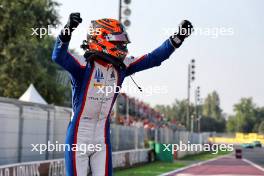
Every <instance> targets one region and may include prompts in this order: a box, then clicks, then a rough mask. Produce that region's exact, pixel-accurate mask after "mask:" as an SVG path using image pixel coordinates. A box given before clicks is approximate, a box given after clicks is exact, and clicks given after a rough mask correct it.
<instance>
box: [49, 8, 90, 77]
mask: <svg viewBox="0 0 264 176" xmlns="http://www.w3.org/2000/svg"><path fill="white" fill-rule="evenodd" d="M81 21H82V20H81V18H80V14H79V13H72V14H71V15H70V17H69V20H68V23H67V24H66V25H65V27H64V29H63V30H62V31H61V33H60V35H59V36H58V37H57V39H56V42H55V46H54V50H53V53H52V60H53V61H55V62H56V63H57V64H59V65H60V66H62V67H63V68H64V69H65V70H67V71H68V72H69V73H70V74H71V75H72V76H74V77H76V78H77V77H78V76H79V75H81V72H83V70H84V68H85V64H84V63H81V61H79V60H78V58H76V57H74V56H73V55H72V54H70V52H69V51H68V46H69V42H70V39H71V33H72V32H73V30H74V29H75V28H76V27H77V26H78V25H79V23H80V22H81Z"/></svg>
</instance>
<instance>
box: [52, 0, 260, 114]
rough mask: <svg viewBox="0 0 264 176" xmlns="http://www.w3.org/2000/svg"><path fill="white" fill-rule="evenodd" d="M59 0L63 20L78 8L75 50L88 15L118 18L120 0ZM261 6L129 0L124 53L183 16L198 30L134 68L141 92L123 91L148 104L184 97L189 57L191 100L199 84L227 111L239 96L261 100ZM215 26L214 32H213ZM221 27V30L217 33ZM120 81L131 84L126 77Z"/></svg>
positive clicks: (156, 39) (138, 51) (146, 45)
mask: <svg viewBox="0 0 264 176" xmlns="http://www.w3.org/2000/svg"><path fill="white" fill-rule="evenodd" d="M58 2H60V3H61V6H60V7H58V12H59V15H60V17H61V23H62V24H63V25H64V24H65V23H66V22H67V18H68V16H69V14H70V13H71V12H80V13H81V17H82V18H83V22H82V23H81V24H80V26H79V27H78V29H76V31H75V32H74V34H73V37H72V40H71V43H70V48H72V49H75V50H76V51H77V52H79V54H83V51H82V50H81V49H80V47H79V46H80V44H81V43H82V41H83V40H85V37H86V29H87V28H88V26H89V23H90V21H91V20H95V19H100V18H118V2H119V0H96V1H92V0H75V1H71V0H58ZM263 7H264V1H263V0H232V1H230V0H184V1H179V0H144V1H142V0H132V3H131V4H130V5H129V8H130V9H131V11H132V14H131V16H130V17H129V19H130V21H131V26H130V27H129V28H128V33H129V36H130V40H131V41H132V43H131V44H130V45H129V52H130V53H129V55H133V56H141V55H143V54H145V53H148V52H151V51H152V50H153V49H155V48H156V47H158V46H159V45H160V44H161V43H162V42H163V41H164V40H166V39H167V38H168V36H169V33H170V32H171V33H173V31H174V29H175V30H176V29H177V26H178V24H179V23H180V22H181V20H184V19H188V20H189V21H191V22H192V23H193V25H194V27H195V28H197V29H198V31H201V32H198V33H197V34H196V35H192V36H190V37H189V38H188V39H186V41H185V42H184V44H183V45H182V46H181V47H180V48H179V49H177V50H176V51H175V52H174V53H173V54H172V55H171V57H170V58H169V59H168V60H166V61H165V62H163V63H162V65H161V66H160V67H156V68H153V69H149V70H146V71H143V72H139V73H136V74H135V75H134V76H133V77H134V79H135V80H136V82H137V83H138V84H139V85H140V86H141V87H142V88H143V92H142V93H141V92H139V91H137V90H135V91H129V93H128V94H129V95H131V96H134V97H137V98H138V99H139V100H143V101H145V102H147V103H149V104H150V105H152V106H154V105H156V104H166V105H167V104H171V103H173V102H174V100H175V99H184V98H186V97H187V67H188V63H189V62H190V60H191V59H193V58H194V59H195V60H196V80H195V81H194V82H193V83H192V85H191V86H192V89H191V100H192V101H193V100H194V89H195V88H196V87H197V86H200V87H201V98H202V99H204V98H205V97H206V95H207V94H208V93H210V92H212V91H214V90H215V91H217V92H218V93H219V95H220V100H221V107H222V109H223V111H224V112H225V113H228V114H231V113H233V104H235V103H237V102H238V101H239V100H240V98H241V97H252V98H253V100H254V102H255V103H256V104H257V105H258V106H264V82H263V78H262V77H263V75H264V58H263V51H264V45H263V43H264V33H263V27H264V20H263V16H264V12H263ZM61 28H62V25H61V26H58V27H57V29H56V30H54V33H53V34H54V35H57V34H58V31H59V30H60V29H61ZM208 30H209V32H210V33H209V34H211V35H208ZM216 30H218V33H217V34H218V36H217V37H216V36H215V35H213V34H215V33H213V32H214V31H216ZM220 30H221V31H222V30H225V31H224V32H222V33H220V32H219V31H220ZM196 32H197V31H196ZM123 85H124V87H129V88H135V86H134V85H133V82H132V81H131V80H130V78H127V79H126V80H125V82H124V84H123ZM158 89H160V90H158ZM151 90H152V91H151Z"/></svg>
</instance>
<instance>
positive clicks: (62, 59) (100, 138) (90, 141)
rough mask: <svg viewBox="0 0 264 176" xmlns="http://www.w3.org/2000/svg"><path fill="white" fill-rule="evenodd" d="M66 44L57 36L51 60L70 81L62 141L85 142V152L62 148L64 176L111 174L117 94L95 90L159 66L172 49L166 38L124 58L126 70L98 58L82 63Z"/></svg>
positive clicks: (118, 83) (108, 175)
mask: <svg viewBox="0 0 264 176" xmlns="http://www.w3.org/2000/svg"><path fill="white" fill-rule="evenodd" d="M68 46H69V43H63V42H62V41H61V40H60V38H59V37H58V38H57V40H56V43H55V47H54V50H53V53H52V60H53V61H55V62H56V63H57V64H59V65H60V66H62V67H63V68H64V69H65V70H67V71H68V72H69V73H70V76H71V84H72V109H73V115H72V118H71V121H70V123H69V126H68V130H67V134H66V144H69V146H78V147H77V148H81V147H80V146H81V145H83V144H85V145H86V146H90V147H87V148H89V150H88V151H87V152H85V153H84V152H83V151H80V150H76V149H75V150H73V148H71V149H68V150H66V151H65V164H66V175H67V176H86V175H87V173H90V172H92V174H93V175H95V176H104V175H107V176H111V175H112V154H111V143H110V117H109V114H110V112H111V110H112V107H113V104H114V102H115V99H116V96H117V94H118V93H116V92H114V91H113V92H112V93H110V94H109V93H108V94H105V93H103V92H102V91H100V92H99V91H98V90H99V89H100V88H101V87H102V86H103V87H104V86H121V84H122V82H123V80H124V79H125V77H127V76H129V75H131V74H133V73H136V72H139V71H142V70H146V69H149V68H152V67H155V66H159V65H161V62H163V61H164V60H166V59H168V58H169V56H170V55H171V54H172V53H173V51H174V50H175V48H174V46H173V44H172V43H171V41H170V40H169V39H168V40H166V41H165V42H164V43H163V44H162V45H161V46H159V47H158V48H156V49H155V50H153V51H152V52H150V53H148V54H145V55H143V56H142V57H138V58H136V57H126V58H125V60H124V64H125V65H126V69H117V68H115V67H114V66H113V65H111V64H109V63H106V62H104V61H102V60H100V59H95V60H94V61H92V62H88V63H87V62H86V61H85V58H84V57H75V56H73V55H72V54H71V53H70V52H69V51H68Z"/></svg>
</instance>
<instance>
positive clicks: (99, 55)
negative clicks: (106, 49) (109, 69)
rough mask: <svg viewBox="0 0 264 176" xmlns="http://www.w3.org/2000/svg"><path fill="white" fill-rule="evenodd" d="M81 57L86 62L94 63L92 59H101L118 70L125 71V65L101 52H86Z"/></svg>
mask: <svg viewBox="0 0 264 176" xmlns="http://www.w3.org/2000/svg"><path fill="white" fill-rule="evenodd" d="M83 56H84V57H85V59H86V61H87V62H90V61H94V59H101V60H103V61H105V62H107V63H110V64H112V65H113V66H114V67H116V68H118V69H120V70H125V69H126V65H125V64H124V63H123V62H122V61H120V60H119V59H116V58H114V57H113V56H110V55H108V54H105V53H102V52H98V51H89V50H86V51H85V53H84V55H83Z"/></svg>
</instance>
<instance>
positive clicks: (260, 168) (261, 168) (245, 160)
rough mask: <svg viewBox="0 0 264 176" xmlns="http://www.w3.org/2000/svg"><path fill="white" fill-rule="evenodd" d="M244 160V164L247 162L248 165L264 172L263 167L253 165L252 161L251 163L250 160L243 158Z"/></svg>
mask: <svg viewBox="0 0 264 176" xmlns="http://www.w3.org/2000/svg"><path fill="white" fill-rule="evenodd" d="M242 160H243V161H244V162H246V163H248V164H250V165H252V166H253V167H255V168H257V169H259V170H261V171H262V172H264V168H263V167H261V166H260V165H258V164H256V163H253V162H252V161H249V160H247V159H245V158H243V159H242Z"/></svg>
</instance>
